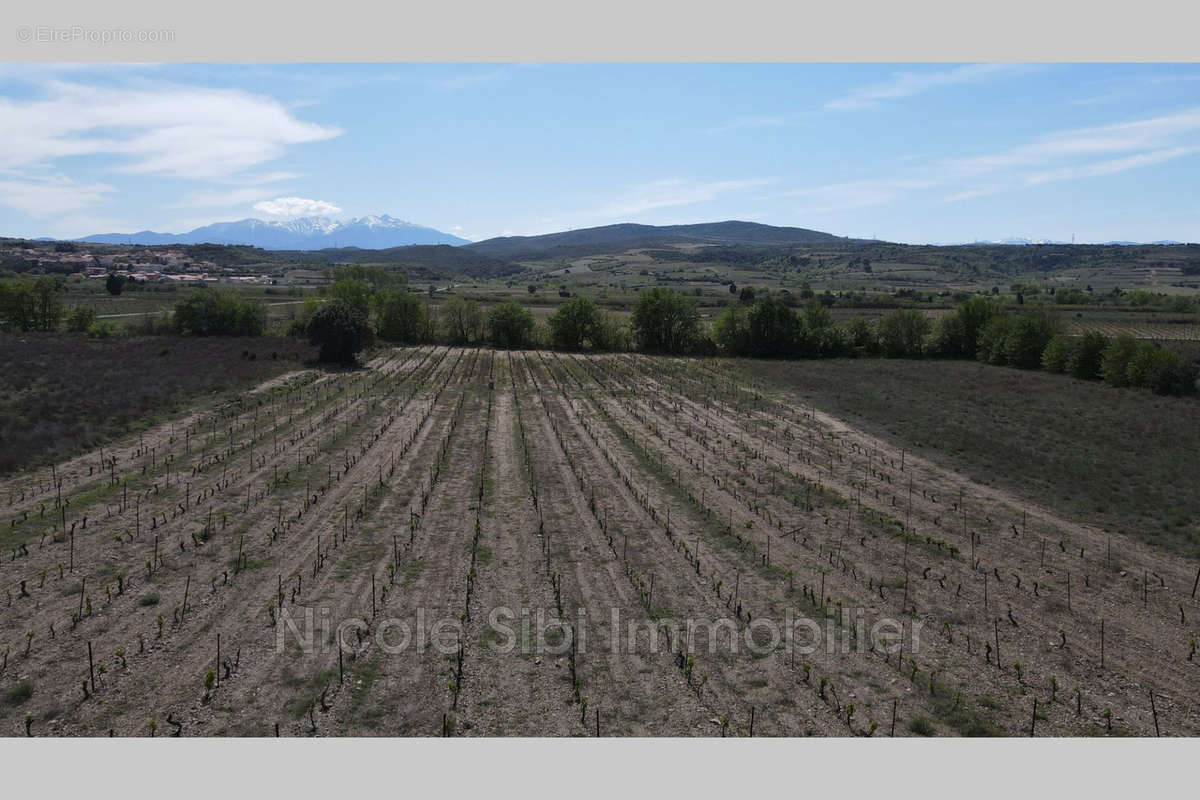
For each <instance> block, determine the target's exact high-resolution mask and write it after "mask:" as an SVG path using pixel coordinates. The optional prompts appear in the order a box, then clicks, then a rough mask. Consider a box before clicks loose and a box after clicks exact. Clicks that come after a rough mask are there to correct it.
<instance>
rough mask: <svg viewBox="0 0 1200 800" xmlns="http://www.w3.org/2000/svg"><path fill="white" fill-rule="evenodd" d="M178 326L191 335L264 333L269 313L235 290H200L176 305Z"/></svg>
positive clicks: (249, 334)
mask: <svg viewBox="0 0 1200 800" xmlns="http://www.w3.org/2000/svg"><path fill="white" fill-rule="evenodd" d="M174 319H175V327H176V328H177V329H178V330H179V332H180V333H183V334H189V335H192V336H262V334H263V331H264V330H265V329H266V325H267V312H266V309H265V308H263V306H262V305H261V304H260V303H255V302H253V301H250V300H246V299H244V298H242V297H241V296H240V295H238V294H237V293H236V292H232V291H226V290H219V289H209V288H204V289H197V290H196V291H194V292H192V293H191V294H190V295H188V296H187V297H186V298H184V299H183V300H180V301H179V302H178V303H176V304H175V315H174Z"/></svg>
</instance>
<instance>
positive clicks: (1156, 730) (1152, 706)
mask: <svg viewBox="0 0 1200 800" xmlns="http://www.w3.org/2000/svg"><path fill="white" fill-rule="evenodd" d="M1150 713H1151V714H1153V715H1154V735H1155V736H1161V735H1162V734H1160V733H1159V732H1158V709H1157V708H1155V707H1154V690H1153V689H1151V690H1150Z"/></svg>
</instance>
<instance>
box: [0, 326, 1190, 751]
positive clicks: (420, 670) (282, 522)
mask: <svg viewBox="0 0 1200 800" xmlns="http://www.w3.org/2000/svg"><path fill="white" fill-rule="evenodd" d="M0 503H3V512H4V515H3V517H2V520H0V525H2V528H0V534H2V536H3V541H4V554H3V563H2V564H0V587H3V589H4V591H5V598H4V601H5V605H4V607H3V609H2V610H0V648H2V653H3V655H2V656H0V657H2V658H3V669H2V671H0V686H2V687H3V689H4V696H3V698H0V733H3V734H5V735H25V734H26V733H28V734H30V735H34V736H39V735H108V734H109V733H112V734H114V735H122V736H132V735H181V736H197V735H208V736H213V735H247V736H273V735H283V736H310V735H315V736H337V735H392V736H451V735H453V736H459V735H553V736H585V735H586V736H595V735H601V736H618V735H682V736H720V735H728V736H746V735H756V736H758V735H764V736H799V735H829V736H886V735H896V736H901V735H914V734H920V735H929V734H941V735H1029V734H1030V733H1031V732H1032V733H1034V734H1036V735H1106V734H1110V733H1111V734H1113V735H1154V734H1155V733H1156V732H1161V733H1162V734H1163V735H1197V734H1198V733H1200V709H1198V708H1197V706H1196V698H1197V697H1198V696H1200V662H1198V661H1197V658H1196V656H1195V638H1196V636H1197V635H1198V634H1200V625H1198V624H1197V620H1198V619H1200V603H1198V602H1197V598H1196V596H1195V594H1196V592H1195V583H1194V579H1195V577H1196V575H1197V573H1196V567H1195V565H1194V564H1192V563H1189V562H1188V561H1187V560H1185V559H1183V558H1180V557H1177V556H1171V555H1167V554H1163V553H1160V552H1158V551H1156V550H1152V549H1150V548H1148V547H1146V546H1144V545H1141V544H1139V543H1137V542H1135V541H1133V540H1131V539H1128V538H1126V537H1122V536H1111V537H1110V536H1109V535H1107V534H1104V533H1101V532H1099V531H1097V530H1095V529H1093V528H1090V527H1087V526H1085V525H1081V524H1078V523H1076V522H1073V521H1072V520H1070V519H1068V518H1066V517H1064V516H1062V515H1061V514H1059V513H1057V512H1056V511H1055V509H1053V508H1045V507H1041V506H1037V505H1034V504H1032V503H1029V502H1026V501H1025V500H1023V499H1022V498H1020V497H1017V496H1013V495H1011V494H1008V493H1005V492H1002V491H1000V490H997V489H995V488H992V487H986V486H981V485H978V484H975V483H972V482H971V481H969V480H967V479H966V478H963V477H962V476H961V475H959V474H958V473H955V472H953V471H951V470H948V469H945V468H943V467H941V466H939V465H938V464H937V463H934V462H932V461H930V460H927V459H922V458H914V457H913V456H912V455H911V454H909V453H906V452H904V451H897V449H896V448H895V447H893V446H890V445H888V444H886V443H884V442H883V441H881V440H878V439H876V438H873V437H871V436H869V435H867V434H866V433H863V432H862V431H860V430H857V429H855V428H854V427H852V426H849V425H847V424H845V423H844V422H843V421H841V420H839V419H836V418H834V417H831V416H829V415H827V414H824V413H821V412H818V411H815V410H813V409H811V408H808V407H805V406H804V405H803V404H800V403H796V402H794V401H791V400H789V398H788V396H787V395H786V394H779V393H774V392H768V391H767V390H765V389H763V388H761V387H758V386H753V385H749V384H747V383H746V382H745V381H744V379H742V378H741V377H739V376H738V374H737V373H735V372H733V371H732V370H731V369H728V368H727V367H726V366H725V365H724V364H722V363H721V362H715V361H699V360H687V359H658V358H648V357H643V356H629V355H613V356H577V355H567V354H559V353H540V352H519V353H502V352H494V351H487V350H478V349H448V348H442V347H427V348H413V349H400V350H393V351H387V352H385V353H383V354H382V355H380V356H379V357H377V358H376V359H375V360H374V361H372V362H371V364H370V365H369V366H368V368H367V369H364V370H359V371H356V372H347V373H332V374H325V373H320V372H316V371H303V372H300V373H298V374H293V375H290V376H287V377H286V378H285V379H282V380H277V381H275V382H272V383H271V384H267V385H264V386H262V387H260V389H259V390H257V391H255V392H251V393H247V394H245V395H243V396H242V397H241V398H239V399H238V401H236V402H235V403H232V404H229V405H228V406H226V407H223V408H220V409H217V410H216V411H213V412H211V413H206V414H200V413H197V414H192V415H189V416H187V417H184V418H181V419H178V420H174V421H172V422H170V423H168V424H165V425H162V426H159V427H158V428H156V429H154V430H153V431H151V432H150V433H149V434H147V435H144V436H142V437H140V438H139V439H137V440H135V441H132V442H125V443H123V444H122V445H121V446H120V447H116V448H108V449H105V450H103V451H99V450H98V451H96V452H94V453H89V454H87V455H85V456H82V457H80V458H77V459H73V460H71V461H68V462H66V463H63V464H59V465H55V466H54V467H53V468H51V469H50V470H39V471H38V472H36V473H28V474H23V475H19V476H16V477H14V478H12V479H11V480H9V481H8V482H6V483H5V484H3V485H2V486H0ZM889 633H890V635H889Z"/></svg>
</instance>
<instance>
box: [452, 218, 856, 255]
mask: <svg viewBox="0 0 1200 800" xmlns="http://www.w3.org/2000/svg"><path fill="white" fill-rule="evenodd" d="M852 241H859V240H854V239H845V238H843V237H841V236H834V235H833V234H832V233H823V232H821V231H813V230H809V229H808V228H784V227H778V226H775V225H763V224H760V223H758V222H741V221H739V220H728V221H725V222H704V223H700V224H696V225H637V224H634V223H629V222H626V223H621V224H617V225H602V226H600V227H598V228H580V229H578V230H572V231H563V232H561V233H547V234H543V235H541V236H501V237H497V238H495V239H485V240H483V241H481V242H474V243H472V244H469V245H467V247H469V248H470V249H472V250H476V251H478V252H481V253H487V254H488V255H492V256H502V257H505V258H521V257H527V256H536V257H545V256H562V257H570V256H574V255H591V254H595V253H601V252H616V251H621V250H629V249H631V248H635V247H654V246H668V245H677V244H714V245H726V246H729V245H755V246H760V247H761V246H769V245H794V244H833V243H837V242H841V243H845V242H852Z"/></svg>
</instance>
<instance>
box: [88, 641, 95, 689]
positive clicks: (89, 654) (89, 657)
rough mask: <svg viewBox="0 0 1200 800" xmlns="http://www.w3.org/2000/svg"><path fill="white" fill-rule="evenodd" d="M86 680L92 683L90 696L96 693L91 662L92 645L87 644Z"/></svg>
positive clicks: (93, 669)
mask: <svg viewBox="0 0 1200 800" xmlns="http://www.w3.org/2000/svg"><path fill="white" fill-rule="evenodd" d="M88 679H89V680H90V681H91V682H92V694H95V693H96V670H95V668H94V666H93V662H92V643H91V642H88Z"/></svg>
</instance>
